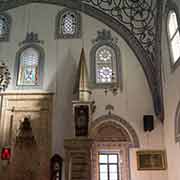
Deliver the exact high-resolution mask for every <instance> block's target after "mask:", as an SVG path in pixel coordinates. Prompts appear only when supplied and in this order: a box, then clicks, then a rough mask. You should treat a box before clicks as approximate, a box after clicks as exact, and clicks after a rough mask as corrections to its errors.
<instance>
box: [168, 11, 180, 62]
mask: <svg viewBox="0 0 180 180" xmlns="http://www.w3.org/2000/svg"><path fill="white" fill-rule="evenodd" d="M167 28H168V40H169V46H170V55H171V61H172V65H174V64H175V63H177V62H178V60H179V59H180V51H179V48H180V31H179V28H180V26H179V24H178V17H177V14H176V11H175V10H170V11H169V13H168V24H167Z"/></svg>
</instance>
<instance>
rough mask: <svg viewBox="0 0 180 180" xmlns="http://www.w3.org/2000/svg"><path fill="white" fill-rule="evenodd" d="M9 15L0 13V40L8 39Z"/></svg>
mask: <svg viewBox="0 0 180 180" xmlns="http://www.w3.org/2000/svg"><path fill="white" fill-rule="evenodd" d="M10 23H11V22H10V16H9V15H7V14H0V41H8V39H9V31H10Z"/></svg>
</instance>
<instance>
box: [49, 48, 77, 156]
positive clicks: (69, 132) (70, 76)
mask: <svg viewBox="0 0 180 180" xmlns="http://www.w3.org/2000/svg"><path fill="white" fill-rule="evenodd" d="M56 66H57V67H56V70H55V73H54V77H53V78H52V80H51V82H50V84H49V86H48V89H51V86H52V85H53V84H54V81H55V82H56V91H55V96H54V108H53V109H54V110H53V111H54V117H53V123H52V138H53V139H52V143H53V147H52V148H53V149H52V152H53V153H60V154H61V155H62V156H63V154H64V152H63V151H64V148H63V147H64V138H65V137H71V136H73V135H74V128H73V118H72V99H73V86H74V81H75V76H76V71H77V67H76V61H75V60H74V59H73V56H72V54H71V51H70V50H69V49H68V50H67V54H66V56H65V57H64V58H62V59H60V60H59V61H57V64H56Z"/></svg>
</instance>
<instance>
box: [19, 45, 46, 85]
mask: <svg viewBox="0 0 180 180" xmlns="http://www.w3.org/2000/svg"><path fill="white" fill-rule="evenodd" d="M42 60H43V53H42V49H41V48H40V47H39V46H37V47H36V46H35V47H33V46H28V47H24V48H23V49H22V50H20V51H19V52H18V53H17V61H18V72H17V82H16V84H17V86H39V85H40V82H41V78H42Z"/></svg>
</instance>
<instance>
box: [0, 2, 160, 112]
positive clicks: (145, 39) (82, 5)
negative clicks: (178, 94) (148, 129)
mask: <svg viewBox="0 0 180 180" xmlns="http://www.w3.org/2000/svg"><path fill="white" fill-rule="evenodd" d="M118 1H119V4H113V3H115V1H113V0H106V1H104V0H103V1H101V0H99V1H97V0H66V1H64V0H4V1H3V2H0V12H2V11H5V10H8V9H12V8H16V7H19V6H22V5H26V4H28V3H48V4H54V5H60V6H66V7H68V8H72V9H77V10H79V11H83V12H84V13H85V14H87V15H89V16H91V17H94V18H96V19H97V20H99V21H101V22H103V23H104V24H106V25H107V26H109V27H110V28H111V29H112V30H114V31H115V32H116V33H117V34H119V35H120V36H121V37H122V38H123V39H124V40H125V41H126V42H127V44H128V45H129V46H130V48H131V49H132V50H133V52H134V53H135V55H136V56H137V58H138V60H139V62H140V64H141V66H142V68H143V70H144V73H145V75H146V78H147V81H148V84H149V87H150V91H151V94H152V98H153V102H154V109H155V113H156V115H160V114H161V113H162V109H163V108H162V103H161V101H162V95H161V91H159V87H157V84H158V83H157V81H158V79H157V69H156V62H155V61H154V60H155V59H156V58H155V57H156V56H155V51H153V49H154V48H155V47H154V46H155V44H156V43H155V35H156V32H155V29H153V28H154V27H153V26H152V25H154V26H155V19H154V18H155V17H154V10H153V9H151V8H154V6H153V5H152V2H153V1H155V0H150V1H149V0H148V1H147V0H139V1H137V2H140V3H141V4H137V3H136V4H137V5H138V6H140V7H141V6H142V7H143V9H140V7H137V6H135V4H134V5H133V2H135V1H133V0H118ZM146 1H147V2H151V3H150V4H147V2H146ZM96 2H99V3H97V4H96ZM102 2H104V3H105V2H106V3H107V4H108V3H109V6H110V7H111V9H108V8H107V7H106V8H104V6H101V3H102ZM116 2H117V1H116ZM120 3H123V6H124V7H126V9H127V10H128V11H130V12H131V13H134V14H133V16H136V15H137V14H138V13H140V14H139V15H140V16H142V17H141V18H142V19H143V16H146V19H148V21H147V22H146V23H145V25H144V26H142V27H141V28H139V30H140V31H143V30H145V31H146V32H145V34H143V33H141V34H140V33H138V27H136V26H137V25H136V26H133V22H132V21H133V20H132V18H133V16H131V17H129V18H130V21H131V22H129V23H127V22H126V21H124V20H122V17H120V18H119V17H117V14H116V15H114V16H113V14H112V11H113V10H114V9H115V11H116V12H117V10H118V8H119V11H120V10H121V9H122V6H120V5H121V4H120ZM129 3H130V4H129ZM143 3H145V6H144V5H143ZM112 5H114V7H112ZM146 6H148V7H149V8H148V9H146ZM133 8H136V9H137V11H134V10H133ZM141 10H144V14H143V12H142V14H141ZM124 13H125V14H126V16H127V12H124ZM148 13H149V15H148ZM149 16H151V18H149ZM148 22H149V24H148ZM141 23H142V20H141ZM148 25H150V27H149V26H148ZM148 28H150V29H149V30H148ZM148 33H149V34H150V35H148V36H146V34H148Z"/></svg>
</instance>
